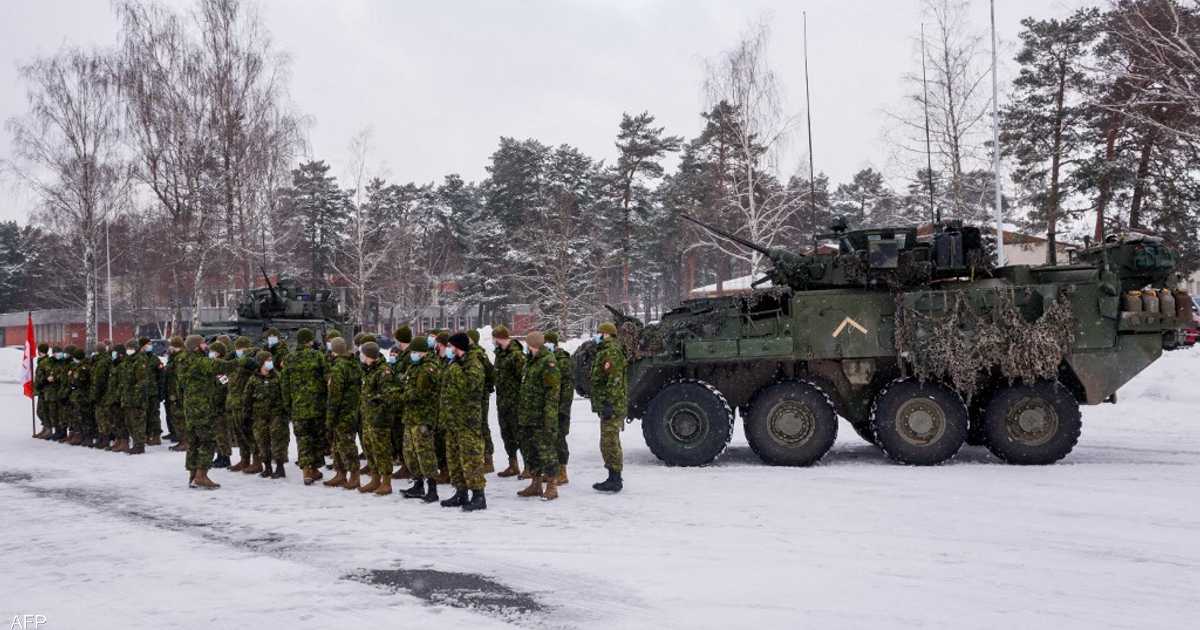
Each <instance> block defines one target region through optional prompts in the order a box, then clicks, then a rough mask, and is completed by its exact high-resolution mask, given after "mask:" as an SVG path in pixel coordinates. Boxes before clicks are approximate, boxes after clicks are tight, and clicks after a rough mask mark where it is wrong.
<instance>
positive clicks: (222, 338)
mask: <svg viewBox="0 0 1200 630" xmlns="http://www.w3.org/2000/svg"><path fill="white" fill-rule="evenodd" d="M217 341H220V342H221V343H222V344H224V345H225V347H227V348H228V347H229V344H230V342H231V341H232V340H231V339H230V338H229V335H217Z"/></svg>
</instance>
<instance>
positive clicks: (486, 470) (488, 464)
mask: <svg viewBox="0 0 1200 630" xmlns="http://www.w3.org/2000/svg"><path fill="white" fill-rule="evenodd" d="M494 472H496V462H495V461H494V460H492V456H491V455H488V456H486V457H484V458H483V474H485V475H487V474H490V473H494Z"/></svg>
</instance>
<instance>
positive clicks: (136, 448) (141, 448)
mask: <svg viewBox="0 0 1200 630" xmlns="http://www.w3.org/2000/svg"><path fill="white" fill-rule="evenodd" d="M145 453H146V445H145V444H134V445H133V448H131V449H129V451H127V454H129V455H144V454H145Z"/></svg>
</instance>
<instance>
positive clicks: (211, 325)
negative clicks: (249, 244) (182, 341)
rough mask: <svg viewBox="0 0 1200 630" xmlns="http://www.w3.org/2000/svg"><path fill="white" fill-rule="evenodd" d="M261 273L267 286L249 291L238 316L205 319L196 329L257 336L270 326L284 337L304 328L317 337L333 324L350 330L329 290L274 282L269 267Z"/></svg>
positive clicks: (208, 334) (207, 333) (206, 333)
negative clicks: (226, 318) (216, 320)
mask: <svg viewBox="0 0 1200 630" xmlns="http://www.w3.org/2000/svg"><path fill="white" fill-rule="evenodd" d="M262 275H263V279H264V280H265V281H266V286H265V287H262V288H257V289H250V290H248V291H246V293H245V296H244V297H243V299H242V301H241V302H240V303H239V304H238V305H237V311H236V312H237V319H234V320H231V321H222V322H204V323H203V324H202V325H201V326H200V327H199V328H197V329H196V330H195V331H194V332H196V333H197V334H200V335H203V336H205V337H211V336H214V335H221V334H225V335H230V336H237V335H245V336H247V337H250V338H251V339H255V340H257V339H259V338H261V337H262V335H263V333H264V332H265V331H266V330H267V329H270V328H275V329H276V330H278V331H279V332H280V334H281V335H283V336H284V338H285V339H292V338H294V337H295V333H296V331H298V330H300V329H301V328H309V329H311V330H312V331H313V332H314V333H316V334H317V335H318V338H319V337H320V336H323V335H324V333H325V331H326V330H328V329H331V328H338V329H340V330H342V332H350V331H347V330H346V329H345V328H344V326H345V325H346V318H345V317H344V316H343V315H342V314H341V313H340V312H339V310H340V309H339V308H338V301H337V299H336V298H334V297H333V295H332V294H331V292H330V291H328V290H321V291H311V292H310V291H307V290H305V289H304V288H303V287H301V286H300V284H299V283H298V282H296V281H295V280H292V279H289V278H282V279H280V280H279V282H278V283H275V284H273V283H272V282H271V278H270V277H269V276H268V275H267V273H266V271H263V272H262Z"/></svg>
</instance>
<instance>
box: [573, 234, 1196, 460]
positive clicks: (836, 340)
mask: <svg viewBox="0 0 1200 630" xmlns="http://www.w3.org/2000/svg"><path fill="white" fill-rule="evenodd" d="M689 220H690V219H689ZM693 222H694V223H696V224H697V225H700V226H701V227H703V228H704V229H707V230H709V231H711V232H713V233H715V234H717V235H719V236H721V237H723V238H726V239H728V240H730V241H733V242H737V243H739V244H741V245H742V246H744V247H747V248H749V249H752V250H754V251H757V252H759V253H760V254H762V255H763V256H764V257H766V258H767V259H768V260H769V261H770V263H771V268H770V270H769V271H768V272H767V274H766V276H765V278H764V279H763V280H769V281H770V282H771V284H772V286H771V287H768V288H759V289H754V290H752V291H751V292H748V293H745V294H739V295H731V296H726V297H714V298H703V299H693V300H688V301H685V302H683V304H681V305H680V306H679V307H677V308H675V309H673V310H671V311H670V312H668V313H666V314H665V315H664V316H663V317H662V318H661V321H658V322H655V323H652V324H649V325H644V324H643V323H642V322H640V321H638V320H637V319H635V318H633V317H627V316H625V315H623V314H620V313H616V314H617V316H618V317H617V323H618V326H619V329H620V340H621V342H622V343H623V344H624V346H625V349H626V352H627V353H628V355H629V357H630V366H629V374H628V376H629V388H628V395H629V414H630V417H632V418H640V419H641V421H642V431H643V435H644V436H645V439H646V443H647V445H648V446H649V447H650V449H651V451H653V452H654V454H655V455H656V456H658V457H659V459H661V460H663V461H664V462H666V463H667V464H671V465H681V466H694V465H704V464H708V463H710V462H712V461H714V460H715V459H716V458H717V457H718V456H719V455H720V454H721V453H722V452H723V451H724V450H725V448H726V445H727V444H728V443H729V440H730V437H731V435H732V431H733V425H734V412H735V411H736V412H737V415H738V416H740V417H741V418H742V423H743V425H744V430H745V434H746V438H747V441H748V442H749V443H750V446H751V448H752V449H753V450H754V451H755V453H757V454H758V455H759V456H760V457H761V458H762V459H763V460H764V461H765V462H767V463H770V464H777V465H792V466H804V465H809V464H813V463H814V462H817V461H818V460H819V459H820V458H821V457H822V456H823V455H824V454H825V453H826V451H828V450H829V448H830V447H831V446H832V444H833V442H834V439H835V437H836V435H837V430H838V417H839V416H841V417H843V418H845V419H846V420H848V421H849V423H850V424H851V426H853V427H854V429H855V430H856V431H857V433H858V434H859V435H860V436H862V437H863V438H864V439H865V440H867V441H868V442H871V443H872V444H875V445H877V446H879V447H880V448H882V449H883V451H884V452H885V453H886V454H887V455H888V456H889V457H890V458H891V459H893V460H895V461H897V462H900V463H905V464H914V465H931V464H938V463H941V462H945V461H947V460H949V459H950V458H952V457H953V456H954V455H955V454H956V453H957V452H958V450H959V448H960V447H961V446H962V445H963V444H964V443H972V444H981V445H986V446H987V447H988V448H989V449H990V450H991V451H992V452H993V453H994V454H995V455H996V456H997V457H999V458H1000V459H1002V460H1003V461H1006V462H1010V463H1014V464H1048V463H1052V462H1055V461H1058V460H1059V459H1061V458H1062V457H1064V456H1066V455H1067V454H1068V453H1069V452H1070V451H1071V449H1072V448H1073V447H1074V445H1075V443H1076V442H1077V440H1078V438H1079V435H1080V430H1081V418H1080V412H1079V405H1081V404H1086V405H1095V404H1099V403H1102V402H1115V400H1116V397H1115V392H1116V391H1117V389H1118V388H1119V387H1121V385H1123V384H1124V383H1126V382H1128V381H1129V380H1130V379H1132V378H1133V377H1134V376H1135V375H1136V374H1138V373H1139V372H1141V371H1142V370H1143V369H1145V368H1146V366H1148V365H1149V364H1150V363H1152V362H1153V361H1155V360H1156V359H1157V358H1158V357H1159V356H1160V355H1161V353H1162V352H1163V350H1164V349H1171V348H1173V347H1175V346H1176V345H1177V344H1178V343H1179V336H1180V328H1181V326H1183V325H1184V322H1185V319H1190V313H1187V312H1186V310H1185V308H1184V307H1183V306H1179V305H1183V304H1187V303H1190V300H1189V299H1187V296H1186V294H1184V293H1183V292H1182V291H1175V290H1173V289H1172V288H1170V287H1169V285H1171V284H1172V281H1173V278H1172V276H1173V275H1174V274H1173V273H1172V272H1173V269H1174V267H1175V263H1176V255H1175V254H1174V252H1173V251H1172V250H1171V249H1170V248H1168V247H1167V246H1166V245H1165V244H1164V243H1163V242H1162V240H1161V239H1158V238H1155V237H1151V236H1144V235H1135V234H1129V235H1122V236H1114V237H1110V238H1108V239H1106V240H1105V241H1104V242H1103V243H1098V244H1095V245H1089V246H1088V247H1086V248H1084V249H1083V250H1082V251H1079V252H1077V253H1076V254H1075V255H1074V256H1073V257H1072V260H1071V261H1070V263H1069V264H1064V265H1058V266H1028V265H1010V266H1005V267H1000V268H993V267H992V265H991V264H990V259H991V256H990V255H989V254H988V252H987V244H986V239H985V238H984V235H983V234H982V233H981V231H980V230H979V229H978V228H974V227H969V226H964V225H962V224H961V223H957V222H943V223H941V224H939V225H938V226H937V227H936V229H935V230H934V233H933V234H932V235H931V236H928V237H924V238H919V237H918V230H917V229H916V228H911V227H909V228H877V229H860V230H847V229H846V228H845V224H844V222H841V223H840V224H835V226H834V231H833V232H832V233H830V234H824V235H820V236H818V239H820V240H823V241H831V242H834V243H836V245H837V248H836V252H835V253H814V254H798V253H795V252H791V251H787V250H783V249H779V248H766V247H762V246H759V245H757V244H755V243H751V242H749V241H746V240H745V239H741V238H738V237H737V236H735V235H733V234H729V233H725V232H722V231H720V230H717V229H715V228H712V227H710V226H707V225H704V224H703V223H700V222H699V221H695V220H693ZM814 251H817V250H815V249H814ZM761 283H762V280H760V281H758V282H756V283H755V284H761ZM577 356H578V357H579V362H580V363H579V365H578V366H577V369H578V370H579V371H581V372H584V371H586V370H587V369H588V366H587V361H588V359H589V357H590V356H591V353H590V352H589V348H588V347H587V346H586V345H585V347H583V348H581V349H580V351H579V352H578V353H577ZM576 382H577V383H579V382H580V379H578V378H577V379H576ZM586 388H587V387H586V384H583V385H582V386H581V390H586ZM581 393H585V394H586V391H581Z"/></svg>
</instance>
